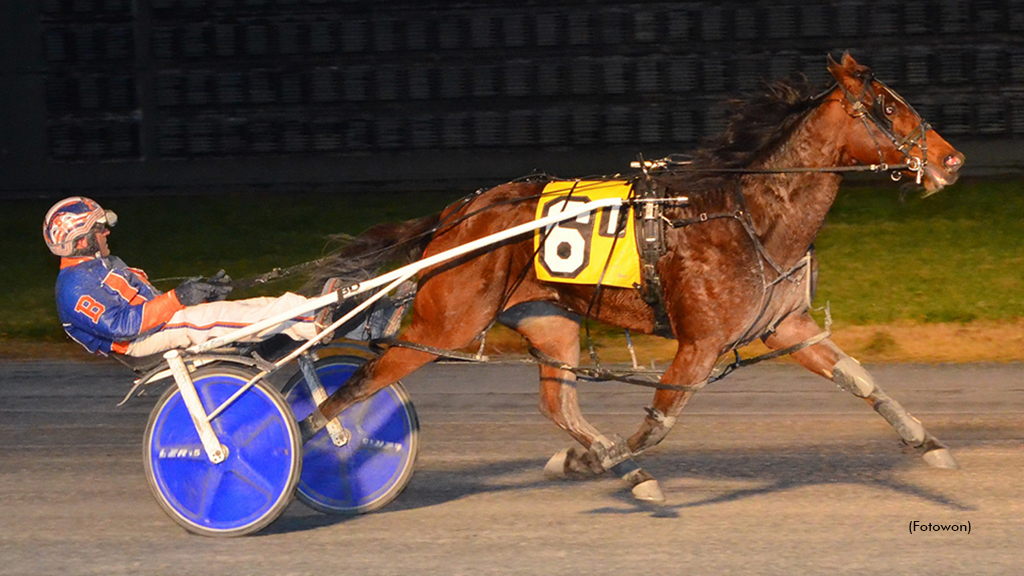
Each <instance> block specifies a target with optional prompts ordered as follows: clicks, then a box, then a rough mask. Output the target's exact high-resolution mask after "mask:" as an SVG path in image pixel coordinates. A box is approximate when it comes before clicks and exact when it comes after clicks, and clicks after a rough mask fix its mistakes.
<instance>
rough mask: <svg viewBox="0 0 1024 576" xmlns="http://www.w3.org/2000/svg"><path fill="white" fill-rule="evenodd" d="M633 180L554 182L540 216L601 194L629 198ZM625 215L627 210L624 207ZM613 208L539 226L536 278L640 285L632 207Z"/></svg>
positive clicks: (540, 205)
mask: <svg viewBox="0 0 1024 576" xmlns="http://www.w3.org/2000/svg"><path fill="white" fill-rule="evenodd" d="M632 188H633V183H632V182H628V181H624V180H599V181H586V180H572V181H561V182H551V183H549V184H548V185H547V186H545V187H544V192H543V195H542V196H541V199H540V201H539V202H538V203H537V218H543V217H545V216H550V215H552V214H557V213H559V212H563V211H565V209H566V208H567V207H571V206H574V205H578V204H585V203H587V202H590V201H592V200H599V199H601V198H626V197H628V196H629V193H630V191H631V190H632ZM623 209H624V210H626V211H627V213H626V214H622V213H621V212H622V210H623ZM623 209H620V208H619V207H611V208H604V209H602V210H600V211H598V212H590V213H587V214H582V215H580V216H578V217H576V218H574V219H572V220H566V221H564V222H561V223H559V224H557V225H554V226H547V227H545V228H542V229H540V230H538V231H537V232H536V234H535V236H534V248H536V249H537V258H536V259H535V267H536V270H537V277H538V278H540V279H541V280H545V281H548V282H566V283H570V284H588V285H596V284H598V283H600V284H601V285H602V286H615V287H619V288H632V287H634V286H636V285H639V284H640V257H639V255H638V253H637V248H636V235H635V234H634V232H633V209H632V208H623Z"/></svg>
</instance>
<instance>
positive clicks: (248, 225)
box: [0, 181, 1024, 341]
mask: <svg viewBox="0 0 1024 576" xmlns="http://www.w3.org/2000/svg"><path fill="white" fill-rule="evenodd" d="M1021 188H1022V185H1021V183H1020V182H1016V181H987V182H963V183H960V184H957V185H955V186H953V187H950V188H947V189H946V190H944V191H942V192H941V193H939V194H937V195H935V196H932V197H930V198H927V199H920V198H917V197H915V196H912V197H909V198H908V199H907V200H906V202H905V203H901V202H900V200H899V197H898V193H897V188H896V186H895V185H889V184H888V183H883V184H879V185H877V186H874V185H873V186H861V185H856V186H846V187H844V188H843V190H842V191H841V192H840V196H839V199H838V201H837V203H836V206H835V208H834V209H833V211H832V213H831V214H830V215H829V218H828V220H827V222H826V225H825V227H824V229H823V230H822V232H821V235H820V236H819V238H818V242H817V244H816V245H817V249H818V256H819V259H820V262H821V269H820V275H819V286H818V297H817V303H818V304H820V303H823V302H824V301H826V300H828V301H830V302H831V303H832V309H833V315H834V316H835V319H836V321H837V323H839V324H855V325H859V324H875V323H889V322H894V321H912V322H970V321H972V320H1008V319H1016V318H1021V317H1024V298H1022V294H1024V282H1022V278H1024V247H1022V240H1024V232H1022V226H1021V223H1022V222H1024V193H1022V192H1021ZM462 193H463V192H449V193H433V194H424V193H418V194H411V193H401V194H399V193H382V194H376V195H358V196H341V195H318V194H304V195H292V196H287V197H286V196H284V195H273V194H255V195H236V194H229V195H222V196H188V197H158V196H138V197H113V198H107V197H102V196H98V197H97V198H96V199H97V200H98V201H99V202H100V203H101V204H103V205H104V207H106V208H109V209H113V210H114V211H116V212H117V213H118V215H119V216H120V223H119V224H118V226H117V228H115V229H114V231H113V233H112V235H111V238H110V244H111V248H112V250H113V251H114V253H115V254H118V255H119V256H121V257H122V258H123V259H124V260H125V261H126V262H128V263H129V264H131V265H133V266H137V267H140V268H144V269H145V270H146V271H147V272H149V274H150V277H151V278H162V277H169V276H186V275H194V274H203V275H209V274H212V273H214V272H216V271H217V270H218V269H220V268H225V269H226V270H227V271H228V273H229V274H231V275H232V276H234V277H236V278H240V277H246V276H251V275H255V274H259V273H262V272H265V271H267V270H270V269H271V268H274V267H278V266H279V267H287V266H289V265H293V264H297V263H300V262H304V261H307V260H311V259H314V258H316V257H318V256H320V255H322V254H324V253H325V252H328V251H330V250H331V248H332V247H333V245H332V244H331V243H330V242H329V240H328V239H327V236H328V235H329V234H331V233H338V232H345V233H350V234H355V233H358V232H360V231H362V230H364V229H366V228H367V227H369V226H371V225H373V224H376V223H378V222H384V221H398V220H405V219H409V218H414V217H417V216H423V215H426V214H429V213H432V212H435V211H437V210H439V209H440V208H441V207H443V206H444V205H446V204H447V203H448V202H450V201H452V200H454V199H455V198H457V197H458V196H460V195H461V194H462ZM52 202H53V199H47V200H38V199H32V200H5V201H0V222H2V223H3V224H4V225H3V234H4V237H3V241H2V247H3V249H2V250H0V337H5V338H17V339H29V340H44V341H45V340H54V341H56V340H63V338H64V337H63V332H62V330H61V328H60V323H59V321H58V320H57V315H56V310H55V307H54V302H53V283H54V281H55V279H56V276H57V262H58V260H57V258H56V257H54V256H53V255H51V254H50V253H49V252H48V251H47V249H46V246H45V245H44V244H43V242H42V236H41V233H40V231H41V222H42V218H43V215H44V214H45V213H46V210H47V209H48V208H49V206H50V205H51V204H52ZM296 284H297V282H295V281H292V282H279V283H276V284H272V285H270V286H269V287H268V288H267V289H266V290H264V292H267V293H280V292H283V291H285V290H288V289H293V288H294V287H295V286H296ZM175 285H176V282H166V283H163V284H162V285H161V286H160V287H161V288H164V289H169V288H173V287H174V286H175Z"/></svg>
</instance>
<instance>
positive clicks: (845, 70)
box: [828, 52, 871, 88]
mask: <svg viewBox="0 0 1024 576" xmlns="http://www.w3.org/2000/svg"><path fill="white" fill-rule="evenodd" d="M828 71H829V72H830V73H831V74H832V76H834V77H835V79H836V81H837V82H839V83H841V84H844V85H846V86H847V87H848V88H849V87H851V84H854V83H859V84H863V83H864V81H865V80H867V79H868V78H870V76H871V69H870V68H868V67H867V66H862V65H860V64H857V61H856V60H854V59H853V56H850V53H849V52H845V53H844V54H843V63H842V64H839V63H838V62H836V61H835V60H833V59H832V55H831V54H829V55H828Z"/></svg>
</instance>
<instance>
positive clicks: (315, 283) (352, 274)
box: [302, 212, 441, 294]
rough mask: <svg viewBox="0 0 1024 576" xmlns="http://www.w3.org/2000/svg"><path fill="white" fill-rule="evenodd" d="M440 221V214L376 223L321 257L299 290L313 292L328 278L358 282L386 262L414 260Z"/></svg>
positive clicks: (371, 275)
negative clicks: (339, 247)
mask: <svg viewBox="0 0 1024 576" xmlns="http://www.w3.org/2000/svg"><path fill="white" fill-rule="evenodd" d="M440 220H441V213H440V212H438V213H436V214H431V215H430V216H424V217H423V218H416V219H414V220H406V221H405V222H388V223H384V224H378V225H376V226H373V227H372V228H370V229H368V230H366V231H365V232H363V233H362V234H360V235H358V236H356V237H355V238H351V239H349V240H348V241H347V242H346V243H345V245H344V246H343V247H342V248H341V249H340V250H338V251H337V252H335V253H334V254H331V255H329V256H327V257H325V258H323V259H322V260H321V261H320V263H319V265H318V266H317V267H316V268H315V269H314V270H313V271H312V272H311V273H310V275H309V280H308V282H307V283H306V284H305V286H303V288H302V292H303V293H306V294H316V293H318V292H319V290H320V288H321V287H322V286H323V285H324V283H325V282H326V281H327V280H328V279H329V278H337V277H340V278H343V279H345V280H350V281H352V282H358V281H361V280H366V279H368V278H372V277H373V276H374V275H375V274H376V272H377V270H378V269H379V268H380V267H381V266H383V265H385V264H388V263H398V264H407V263H409V262H412V261H414V260H418V259H419V258H420V257H421V256H422V255H423V251H424V250H426V248H427V244H430V241H431V240H432V239H433V237H434V231H435V230H436V229H437V225H438V223H439V222H440Z"/></svg>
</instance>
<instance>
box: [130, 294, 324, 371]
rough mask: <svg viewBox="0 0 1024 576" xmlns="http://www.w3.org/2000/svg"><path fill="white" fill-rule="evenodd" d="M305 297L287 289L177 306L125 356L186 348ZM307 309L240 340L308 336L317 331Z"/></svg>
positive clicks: (290, 306) (294, 304) (294, 305)
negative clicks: (278, 293)
mask: <svg viewBox="0 0 1024 576" xmlns="http://www.w3.org/2000/svg"><path fill="white" fill-rule="evenodd" d="M306 301H307V299H306V298H303V297H302V296H299V295H298V294H292V293H291V292H287V293H285V294H284V295H282V296H280V297H277V298H249V299H247V300H233V301H224V302H207V303H206V304H198V305H196V306H189V307H187V308H183V309H181V310H178V312H176V313H175V314H174V316H172V317H171V319H170V320H169V321H168V322H167V324H165V325H164V327H163V328H161V329H160V330H159V331H157V332H154V333H153V334H148V335H146V336H143V337H141V338H139V339H137V340H133V341H132V342H131V344H129V345H128V350H127V352H125V354H126V355H128V356H149V355H150V354H157V353H159V352H165V351H167V350H171V349H172V348H188V347H189V346H194V345H196V344H202V343H203V342H206V341H207V340H210V339H213V338H217V337H220V336H223V335H225V334H228V333H230V332H233V331H235V330H238V329H239V328H244V327H245V326H249V325H250V324H255V323H256V322H259V321H260V320H264V319H266V318H270V317H271V316H276V315H278V314H280V313H282V312H287V311H289V310H292V309H294V308H297V307H299V306H301V305H302V304H304V303H305V302H306ZM314 314H315V312H310V313H309V314H307V315H305V316H299V317H297V318H295V319H294V320H289V321H287V322H283V323H281V324H278V325H277V326H272V327H270V328H267V329H266V330H264V331H263V332H260V333H259V334H256V335H253V336H250V337H248V338H246V339H244V340H243V341H246V342H255V341H259V340H264V339H266V338H269V337H270V336H273V335H274V334H285V335H287V336H289V337H291V338H292V339H293V340H311V339H312V338H313V337H314V336H316V334H317V329H316V327H315V325H314V323H313V315H314Z"/></svg>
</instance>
